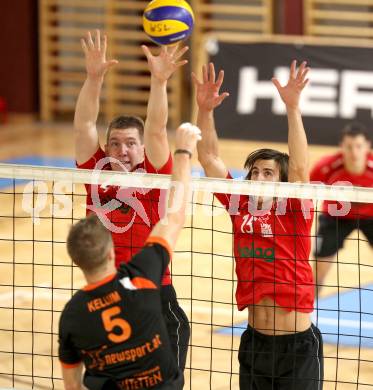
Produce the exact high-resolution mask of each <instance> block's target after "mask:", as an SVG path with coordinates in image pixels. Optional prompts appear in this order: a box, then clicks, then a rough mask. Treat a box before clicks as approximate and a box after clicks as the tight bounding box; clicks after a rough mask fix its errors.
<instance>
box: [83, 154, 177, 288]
mask: <svg viewBox="0 0 373 390" xmlns="http://www.w3.org/2000/svg"><path fill="white" fill-rule="evenodd" d="M105 157H107V156H106V155H105V153H104V151H103V150H102V149H101V148H99V149H98V150H97V152H96V153H95V154H94V155H93V156H92V157H91V158H90V159H89V160H88V161H86V162H85V163H83V164H80V165H77V166H78V168H81V169H94V168H95V167H96V166H97V164H98V163H99V161H100V160H101V159H103V158H105ZM102 170H108V171H111V170H112V169H111V166H110V164H106V165H105V166H103V167H102ZM132 172H147V173H159V174H170V173H171V172H172V158H171V154H170V156H169V158H168V161H167V162H166V164H165V165H164V166H163V167H162V168H161V169H158V170H157V169H156V168H154V166H153V165H152V164H151V163H150V161H149V160H148V158H147V156H146V153H145V159H144V161H143V162H142V163H140V164H138V165H137V166H136V167H135V168H134V169H133V170H132ZM85 188H86V191H87V214H89V213H91V212H94V213H96V214H101V218H103V220H104V221H105V222H106V227H107V228H108V229H109V230H110V231H111V235H112V237H113V242H114V247H115V264H116V267H117V268H118V267H119V264H120V263H122V262H125V263H128V262H129V261H130V260H131V258H132V256H134V255H135V254H136V253H137V252H138V251H139V250H140V249H141V248H142V247H143V246H144V244H145V241H146V239H147V238H148V236H149V234H150V232H151V230H152V228H153V227H154V225H155V224H156V223H157V222H158V221H159V220H160V218H161V217H162V216H163V212H164V208H165V200H164V199H162V195H165V191H160V190H158V189H150V190H148V189H146V188H122V187H116V186H109V187H106V188H103V187H101V186H97V185H91V184H86V185H85ZM110 201H114V202H115V204H114V207H116V208H115V209H114V210H113V208H111V209H112V210H113V211H110V210H109V209H108V207H105V205H107V203H108V202H110ZM168 284H171V274H170V270H169V268H167V270H166V272H165V275H164V277H163V280H162V285H168Z"/></svg>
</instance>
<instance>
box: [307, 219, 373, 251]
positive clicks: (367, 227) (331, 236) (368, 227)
mask: <svg viewBox="0 0 373 390" xmlns="http://www.w3.org/2000/svg"><path fill="white" fill-rule="evenodd" d="M356 229H359V230H361V231H362V232H363V233H364V235H365V237H366V238H367V239H368V241H369V244H370V245H371V246H373V219H372V218H369V219H368V218H367V219H363V218H361V219H348V218H338V217H330V216H329V215H325V214H321V215H320V217H319V226H318V232H317V237H316V246H315V256H316V258H318V257H328V256H333V255H335V254H336V253H337V252H338V250H339V249H341V248H343V243H344V241H345V239H346V237H347V236H348V235H349V234H350V233H351V232H353V231H354V230H356Z"/></svg>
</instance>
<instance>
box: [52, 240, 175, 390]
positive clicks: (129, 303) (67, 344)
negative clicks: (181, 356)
mask: <svg viewBox="0 0 373 390" xmlns="http://www.w3.org/2000/svg"><path fill="white" fill-rule="evenodd" d="M169 260H170V250H169V248H168V245H167V243H166V242H164V241H163V240H162V239H159V238H154V237H151V238H150V239H149V240H148V241H147V244H146V246H145V247H144V248H143V250H142V251H141V252H139V253H138V254H137V255H135V256H134V257H133V258H132V260H131V262H129V263H128V264H125V263H122V264H121V265H120V268H119V271H118V273H116V274H113V275H111V276H109V277H107V278H106V279H104V280H102V281H101V282H99V283H96V284H94V285H88V286H87V287H85V288H84V289H82V290H79V291H78V292H77V293H76V294H75V295H74V296H73V297H72V299H71V300H70V301H69V302H68V303H67V305H66V306H65V308H64V310H63V312H62V315H61V320H60V327H59V343H60V345H59V358H60V361H61V363H62V365H64V366H65V367H74V366H76V365H79V364H80V363H82V362H83V363H84V365H85V368H86V373H85V383H88V382H87V378H88V379H89V378H90V377H91V378H111V379H112V380H114V381H115V382H116V383H117V385H118V387H119V388H120V389H143V388H156V387H158V386H160V385H162V384H163V383H165V382H167V381H169V380H172V378H174V377H176V376H177V374H178V367H177V364H176V361H175V360H174V357H173V355H172V352H171V347H170V344H169V339H168V335H167V331H166V327H165V324H164V319H163V316H162V310H161V299H160V286H161V279H162V275H163V274H164V271H165V269H166V267H167V265H168V263H169Z"/></svg>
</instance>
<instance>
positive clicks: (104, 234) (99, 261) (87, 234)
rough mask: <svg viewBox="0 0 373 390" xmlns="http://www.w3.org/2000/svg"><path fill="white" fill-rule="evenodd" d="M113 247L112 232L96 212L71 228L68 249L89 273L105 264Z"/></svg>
mask: <svg viewBox="0 0 373 390" xmlns="http://www.w3.org/2000/svg"><path fill="white" fill-rule="evenodd" d="M112 247H113V241H112V238H111V233H110V232H109V230H108V229H106V228H105V226H103V224H102V223H101V221H100V220H99V218H98V217H97V216H96V215H95V214H91V215H89V216H88V217H87V218H83V219H81V220H80V221H79V222H77V223H76V224H75V225H73V226H72V227H71V228H70V232H69V235H68V237H67V251H68V253H69V255H70V257H71V259H72V260H73V262H74V263H75V264H76V265H77V266H78V267H79V268H81V269H82V271H85V272H88V273H89V272H92V271H95V269H97V268H99V267H100V266H101V265H103V264H104V263H105V261H106V260H107V256H108V254H109V251H110V249H111V248H112Z"/></svg>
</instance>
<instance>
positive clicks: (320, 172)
mask: <svg viewBox="0 0 373 390" xmlns="http://www.w3.org/2000/svg"><path fill="white" fill-rule="evenodd" d="M311 181H317V182H322V183H324V184H327V185H333V184H335V183H337V182H345V183H351V184H352V185H354V186H359V187H373V154H372V153H369V154H368V156H367V166H366V170H365V172H364V173H363V174H362V175H354V174H352V173H349V172H347V170H346V169H345V167H344V163H343V156H342V153H341V152H339V153H336V154H333V155H331V156H326V157H324V158H322V159H321V160H320V161H319V162H318V163H317V164H316V165H315V166H314V168H313V169H312V171H311ZM341 208H342V205H341V203H340V202H337V201H329V200H327V201H324V203H323V213H325V214H328V215H332V213H333V211H332V210H335V209H337V210H340V209H341ZM328 210H329V211H328ZM332 216H333V215H332ZM334 216H335V215H334ZM340 217H341V218H373V203H351V209H350V211H349V212H348V213H347V214H346V215H340Z"/></svg>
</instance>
